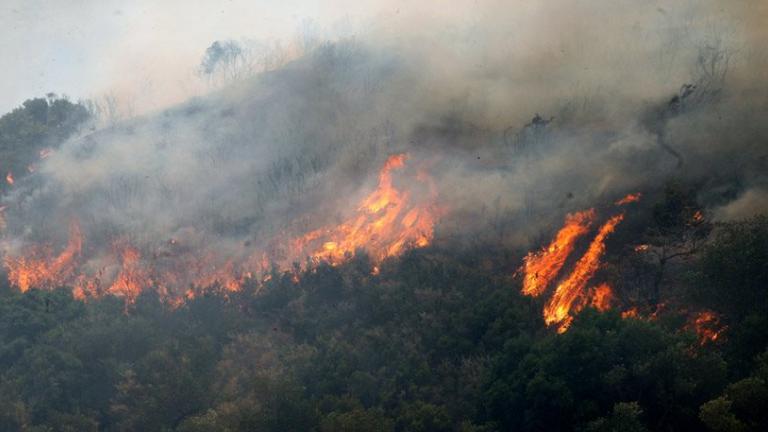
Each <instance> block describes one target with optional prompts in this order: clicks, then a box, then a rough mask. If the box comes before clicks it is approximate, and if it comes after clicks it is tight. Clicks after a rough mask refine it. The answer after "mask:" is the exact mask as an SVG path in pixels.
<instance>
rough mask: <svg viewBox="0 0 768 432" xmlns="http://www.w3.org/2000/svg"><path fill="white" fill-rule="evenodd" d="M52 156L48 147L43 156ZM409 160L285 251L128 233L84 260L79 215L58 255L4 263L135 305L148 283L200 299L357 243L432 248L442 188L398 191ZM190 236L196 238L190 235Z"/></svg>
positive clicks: (420, 176) (397, 159)
mask: <svg viewBox="0 0 768 432" xmlns="http://www.w3.org/2000/svg"><path fill="white" fill-rule="evenodd" d="M49 155H50V153H45V154H42V153H41V157H47V156H49ZM406 160H407V156H406V155H405V154H399V155H394V156H390V157H389V158H388V159H387V161H386V163H385V164H384V166H383V168H382V169H381V171H380V172H379V176H378V185H377V187H376V189H375V190H374V191H373V192H371V193H370V194H369V195H368V196H366V197H364V198H363V199H362V200H361V201H360V203H359V204H358V205H357V206H356V207H355V213H354V215H353V216H351V217H350V218H348V219H347V220H345V221H344V222H342V223H341V224H339V225H336V226H329V227H325V228H321V229H316V230H314V231H311V232H309V233H306V234H303V235H300V236H290V235H285V234H284V235H281V236H278V237H276V238H274V239H273V240H272V241H271V243H272V244H277V245H283V249H285V250H282V251H281V253H279V254H274V253H268V252H266V251H265V250H262V249H251V248H249V247H246V246H241V249H239V250H232V251H230V253H231V255H227V254H222V253H221V251H219V250H217V249H215V248H206V247H205V246H200V244H201V243H203V244H204V241H200V238H199V236H198V234H196V231H194V230H193V229H189V231H184V233H183V234H182V235H181V236H180V238H179V239H177V238H173V239H171V240H169V241H168V242H165V243H163V244H160V245H159V246H155V247H152V248H147V247H144V248H139V247H136V246H135V245H134V244H132V243H131V241H129V239H128V238H126V237H122V236H118V237H117V238H116V239H115V240H114V241H112V242H111V247H107V248H99V245H90V246H89V248H88V252H89V254H88V256H86V257H85V259H83V257H82V255H83V253H82V252H83V235H82V232H81V229H80V225H79V224H78V223H77V221H73V222H72V224H71V226H70V230H69V240H68V243H67V245H66V247H65V248H64V249H63V250H62V251H61V253H59V254H58V255H57V254H55V253H54V248H53V247H52V246H50V245H45V246H38V245H30V246H27V247H25V248H22V249H21V250H20V251H18V252H16V251H14V252H10V248H9V250H7V251H6V254H5V257H4V264H5V267H6V270H7V273H8V278H9V280H10V283H11V284H12V285H13V286H15V287H17V288H18V289H19V290H21V291H27V290H29V289H30V288H42V289H53V288H56V287H58V286H64V285H69V286H72V287H73V288H72V289H73V294H74V295H75V297H77V298H81V299H85V298H88V297H98V296H101V295H104V294H111V295H116V296H120V297H123V298H124V299H125V300H126V302H127V303H132V302H134V301H135V299H136V298H137V297H138V296H139V295H140V294H141V292H142V291H143V290H144V289H148V288H152V289H154V290H156V291H157V292H158V294H159V295H160V296H161V297H162V298H164V299H166V300H168V301H169V303H171V304H180V302H183V301H184V299H185V298H193V297H194V296H195V295H196V293H195V291H194V290H197V289H205V288H209V287H214V286H215V287H218V288H220V289H223V290H226V291H236V290H239V289H240V288H241V287H242V285H243V283H245V282H246V281H247V280H249V279H252V275H253V273H252V272H253V271H258V272H261V273H262V275H263V278H264V279H266V278H267V277H268V276H269V275H268V274H267V272H268V271H269V270H270V268H271V264H270V263H275V264H277V265H279V266H280V268H282V269H283V270H286V269H290V268H291V267H290V266H291V265H292V264H293V263H298V262H302V261H303V260H304V259H305V258H307V257H309V258H312V259H313V260H327V261H329V262H331V263H334V264H337V263H340V262H342V261H343V260H345V259H347V258H348V257H349V256H351V255H352V254H353V253H354V252H355V251H356V250H358V249H365V250H367V251H368V253H369V254H370V255H371V258H372V261H374V263H378V262H380V261H381V260H383V259H384V258H387V257H390V256H396V255H399V254H401V253H403V252H404V251H405V250H406V249H407V248H409V247H424V246H427V245H428V244H430V243H431V241H432V238H433V235H434V234H433V229H434V224H435V220H436V218H437V216H438V210H437V206H436V205H435V202H434V200H435V198H436V189H435V186H434V184H433V183H432V181H431V179H430V178H429V176H427V175H426V174H425V173H424V172H422V171H419V172H418V173H417V175H416V176H415V179H416V180H415V181H412V182H410V183H408V186H409V188H408V189H398V188H397V187H395V185H394V183H393V179H392V175H393V172H395V171H396V170H402V169H403V168H404V167H405V163H406ZM419 187H421V189H426V190H427V195H428V197H427V198H426V199H424V198H423V196H422V195H423V194H419V193H420V191H419V190H417V189H419ZM415 197H419V199H417V198H415ZM421 202H425V204H423V205H420V203H421ZM0 216H2V211H0ZM187 234H189V237H190V238H189V239H186V238H185V236H186V235H187ZM108 244H109V243H108ZM193 245H197V246H193ZM296 278H297V276H296V274H294V279H296Z"/></svg>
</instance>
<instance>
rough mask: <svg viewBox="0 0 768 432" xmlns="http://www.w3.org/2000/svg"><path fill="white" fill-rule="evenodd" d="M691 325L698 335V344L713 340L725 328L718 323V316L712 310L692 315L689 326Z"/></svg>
mask: <svg viewBox="0 0 768 432" xmlns="http://www.w3.org/2000/svg"><path fill="white" fill-rule="evenodd" d="M690 327H693V330H694V331H695V332H696V335H697V336H698V337H699V344H700V345H706V344H707V343H711V342H715V341H716V340H717V339H718V338H719V337H720V335H721V334H722V333H723V331H725V329H726V328H727V327H726V326H722V325H721V324H720V317H719V316H718V315H717V314H716V313H714V312H712V311H701V312H699V313H697V314H696V316H694V317H693V321H692V323H691V324H689V328H690Z"/></svg>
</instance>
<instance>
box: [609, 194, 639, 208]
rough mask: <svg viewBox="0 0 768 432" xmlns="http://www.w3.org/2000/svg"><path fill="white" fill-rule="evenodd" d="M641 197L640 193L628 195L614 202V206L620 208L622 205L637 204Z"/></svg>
mask: <svg viewBox="0 0 768 432" xmlns="http://www.w3.org/2000/svg"><path fill="white" fill-rule="evenodd" d="M642 196H643V194H642V193H640V192H637V193H633V194H629V195H627V196H625V197H624V198H622V199H620V200H618V201H616V202H615V203H614V204H615V205H617V206H622V205H626V204H630V203H633V202H638V201H640V198H642Z"/></svg>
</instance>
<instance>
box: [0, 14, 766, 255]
mask: <svg viewBox="0 0 768 432" xmlns="http://www.w3.org/2000/svg"><path fill="white" fill-rule="evenodd" d="M401 6H402V10H401V9H400V8H399V7H398V8H395V9H393V8H392V7H387V8H384V7H383V6H379V8H378V9H376V8H374V9H375V10H380V11H381V10H383V12H378V13H374V14H373V17H372V18H366V19H360V21H359V22H360V23H362V24H363V25H359V26H354V28H356V29H365V32H362V30H360V31H361V33H357V32H354V37H344V38H337V39H336V40H334V41H331V42H327V43H318V44H316V46H314V45H313V47H312V48H311V49H308V50H307V51H306V52H305V53H304V54H303V55H301V56H298V57H297V58H295V59H293V60H290V59H287V60H286V62H285V64H284V65H283V66H281V67H278V68H275V69H274V70H268V71H266V72H264V73H262V74H258V75H255V76H253V77H250V78H246V79H241V80H239V81H236V82H234V83H231V84H230V85H227V86H225V87H223V88H221V89H219V90H216V91H214V92H212V93H210V94H207V95H205V96H200V97H195V98H192V99H190V100H188V101H186V102H184V103H181V104H179V105H176V106H174V107H171V108H169V109H167V110H164V111H162V112H158V113H154V114H146V115H144V116H140V117H136V118H133V119H131V120H127V121H125V122H122V123H119V124H116V125H114V126H111V127H107V128H104V129H101V130H98V131H95V132H93V133H90V134H88V135H86V136H82V137H78V138H77V139H73V140H70V141H69V142H67V143H65V144H64V145H63V146H62V147H61V148H60V149H58V151H57V152H56V153H55V154H54V155H52V156H50V157H48V158H47V159H45V160H44V161H41V162H40V166H39V169H38V171H37V172H36V173H35V174H34V175H31V176H29V177H27V178H26V179H23V180H22V181H19V182H17V183H18V184H17V185H16V186H15V189H14V191H13V192H12V193H11V194H10V195H8V196H5V197H4V198H3V204H4V205H6V206H7V210H6V216H7V225H8V229H7V231H6V237H7V241H6V243H7V245H6V249H7V250H8V253H10V254H18V253H21V251H22V250H23V248H24V246H25V245H26V244H29V243H35V242H54V243H56V244H58V245H62V244H65V243H66V238H67V230H68V226H69V221H70V220H72V219H76V220H79V221H80V224H81V226H82V229H83V232H84V235H85V239H86V246H84V248H85V249H86V250H88V249H89V248H90V251H89V252H85V253H84V254H86V255H89V256H91V257H94V258H92V259H93V260H94V263H93V264H92V266H93V267H94V268H95V267H98V265H99V263H97V262H96V261H98V260H99V259H100V258H99V257H100V254H99V253H98V252H97V250H99V249H108V248H109V247H110V246H109V245H110V244H111V243H112V242H114V241H115V239H127V240H128V241H130V242H131V244H133V245H136V247H138V248H139V249H141V250H144V251H154V252H153V253H162V251H163V250H164V248H166V245H167V244H168V243H169V242H176V241H179V239H183V242H184V247H187V248H189V250H198V251H201V252H200V253H203V252H204V253H208V252H211V253H214V252H215V253H216V254H219V255H221V256H223V257H231V256H238V255H242V256H246V255H248V253H249V251H252V250H253V249H256V248H264V249H268V246H269V244H270V242H273V241H274V238H275V237H276V236H279V235H281V234H285V233H301V232H306V231H308V230H312V229H317V228H318V227H321V226H325V225H327V224H331V223H334V222H337V221H339V220H342V219H343V218H344V217H345V216H346V215H348V214H349V212H350V211H353V210H354V206H355V204H356V203H357V202H358V201H359V200H360V198H361V197H362V196H363V195H365V194H366V193H367V192H369V191H370V190H371V189H372V188H373V187H374V186H375V183H376V173H377V171H378V168H379V167H380V166H381V164H382V163H383V161H384V160H385V159H386V157H387V156H388V155H390V154H393V153H400V152H406V153H408V154H409V155H410V158H409V162H408V163H409V164H413V166H416V167H419V169H423V170H425V171H426V172H428V173H429V175H430V176H431V177H432V178H433V180H434V183H435V184H436V185H437V187H438V190H439V200H440V203H441V205H442V206H443V207H445V208H446V209H447V212H446V215H445V217H444V220H443V221H442V223H441V225H440V227H439V231H440V232H442V233H443V234H444V235H446V236H461V234H462V233H473V232H474V233H477V232H481V233H483V235H484V236H490V237H495V238H496V239H497V240H498V239H500V240H502V241H508V242H512V243H524V242H527V241H529V240H530V235H532V234H533V233H536V232H537V230H539V229H542V228H544V227H551V226H553V225H552V224H553V223H557V222H559V221H560V220H562V215H563V214H564V213H565V212H568V211H573V210H575V209H582V208H587V207H590V206H593V205H595V203H599V202H612V200H614V199H616V198H617V197H618V196H620V195H623V194H624V193H626V192H633V191H635V190H641V189H644V188H656V187H659V186H660V185H661V184H662V183H663V182H664V181H665V180H666V179H670V178H683V179H687V180H691V181H697V182H699V183H700V184H702V192H701V199H702V201H703V202H704V203H705V204H706V205H708V206H710V207H712V208H718V209H720V210H718V212H719V213H718V214H721V215H723V216H722V217H724V218H731V217H736V216H737V215H738V217H742V216H747V215H749V214H752V213H755V212H761V211H765V210H766V204H767V203H766V200H765V193H764V192H759V191H757V190H756V189H752V188H760V187H765V184H766V183H765V182H766V178H765V173H766V172H768V170H766V169H765V168H766V167H765V164H766V160H768V153H767V150H766V148H765V144H764V143H765V142H766V138H768V130H766V128H767V127H768V126H765V125H764V124H765V122H764V121H761V120H760V119H762V118H764V116H765V114H766V113H765V111H766V109H767V108H768V106H766V105H765V103H764V102H763V101H764V100H765V96H766V88H765V83H766V76H765V72H764V71H765V70H766V68H765V66H766V64H767V63H768V62H766V60H768V56H766V52H765V48H764V47H765V46H768V45H766V44H765V42H768V40H766V37H765V36H766V34H765V30H763V28H762V27H763V26H762V25H761V23H762V22H764V21H761V20H759V19H757V16H765V15H766V8H765V7H762V8H759V9H758V10H756V11H755V10H751V9H750V10H747V8H748V6H750V5H748V4H747V2H733V3H729V5H728V6H722V5H719V4H718V3H716V2H701V1H699V2H650V3H647V4H642V5H638V4H637V3H636V2H630V1H619V2H615V1H611V2H608V1H599V2H594V1H589V2H587V1H577V2H567V3H565V2H548V3H546V4H544V3H531V2H511V3H510V2H485V3H483V4H481V5H475V4H474V2H467V3H466V4H464V3H461V4H459V5H458V6H457V7H455V8H453V7H452V8H446V7H444V6H440V7H437V6H435V5H434V4H430V5H428V6H425V5H421V6H409V7H408V6H407V5H406V4H404V3H403V4H402V5H401ZM211 42H212V41H209V42H207V43H206V44H204V45H201V46H200V47H199V48H200V49H199V51H200V54H201V55H202V53H203V51H204V50H205V48H206V47H207V46H211V45H210V43H211ZM150 58H154V57H152V56H150ZM288 60H290V61H288ZM199 64H200V59H199V58H198V59H197V63H196V64H195V66H196V65H199ZM686 84H687V85H689V86H684V85H686ZM413 181H415V180H413V179H409V178H401V179H396V182H405V183H407V182H413ZM763 190H764V189H763ZM734 199H735V201H734ZM608 200H610V201H608ZM467 221H471V222H472V223H471V224H468V223H467ZM158 251H160V252H158Z"/></svg>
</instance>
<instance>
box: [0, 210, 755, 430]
mask: <svg viewBox="0 0 768 432" xmlns="http://www.w3.org/2000/svg"><path fill="white" fill-rule="evenodd" d="M735 250H738V251H742V253H739V254H734V253H733V252H734V251H735ZM766 251H768V221H766V220H765V219H756V220H753V221H750V222H745V223H741V224H733V225H727V226H724V227H721V228H719V229H717V230H716V235H713V236H712V240H711V242H710V243H709V244H708V245H707V246H706V247H705V248H704V249H703V250H702V252H701V253H700V257H699V259H696V260H693V261H691V262H690V264H688V265H687V269H686V271H687V272H689V273H691V274H693V275H694V277H693V280H701V281H706V282H701V283H692V284H691V286H692V287H693V288H691V292H690V296H691V298H695V299H696V301H699V302H701V303H703V304H706V305H711V306H712V307H713V308H715V307H716V306H721V307H722V311H723V312H724V313H725V315H724V316H723V319H724V321H725V322H726V323H727V325H728V326H729V330H728V331H727V333H726V338H724V339H722V340H720V341H719V342H718V343H715V344H706V345H703V346H702V345H700V344H699V341H698V340H697V339H696V336H695V335H694V334H693V333H692V332H690V331H687V330H684V326H683V325H681V322H680V320H679V319H678V318H676V317H675V315H674V314H670V316H668V317H666V318H664V317H661V318H659V319H657V320H647V319H622V318H621V317H620V315H619V313H618V312H616V311H610V312H607V313H598V312H597V311H594V310H591V309H587V310H585V311H584V312H583V313H582V314H581V315H579V316H578V317H577V319H576V320H575V322H574V324H573V325H572V327H571V328H570V330H569V331H568V332H566V333H565V334H562V335H558V334H556V333H555V332H553V331H551V329H547V328H545V327H544V325H543V322H542V320H541V317H540V304H539V301H538V300H535V299H533V300H532V299H530V298H527V297H523V296H521V295H520V294H519V285H518V284H519V281H517V280H516V279H514V278H512V277H510V276H508V275H507V273H505V271H503V268H504V265H505V264H504V262H503V261H506V259H507V258H503V257H504V254H503V253H502V252H503V251H488V252H487V253H485V254H478V253H476V251H473V253H468V252H467V253H465V252H461V251H456V250H449V249H440V248H438V247H433V248H427V249H422V250H417V251H412V252H409V253H408V254H406V255H405V256H403V257H401V258H399V259H397V260H391V261H388V262H386V263H385V265H384V266H383V267H382V268H381V273H380V274H378V275H375V276H374V275H371V269H372V267H371V264H370V262H369V260H368V259H367V258H366V257H365V255H363V254H360V255H358V256H356V257H355V258H354V259H353V260H351V261H350V262H348V263H347V264H345V265H342V266H338V267H332V266H327V265H319V266H317V267H315V268H313V269H311V270H309V271H306V272H304V273H303V274H301V275H300V276H301V277H300V278H299V281H298V282H296V281H295V280H294V278H293V275H291V274H287V273H286V274H280V273H277V272H275V273H274V274H273V277H272V279H271V280H269V281H268V282H267V283H266V284H265V285H264V286H263V287H262V288H260V289H259V290H258V292H257V290H256V288H255V286H250V287H248V288H247V289H245V290H243V291H242V292H237V293H229V294H224V293H220V294H217V293H211V294H209V295H205V296H200V297H197V298H195V299H193V300H190V301H188V302H187V303H186V304H184V305H183V306H181V307H179V308H176V309H170V308H168V307H166V306H164V305H163V304H162V303H161V302H160V301H159V299H158V298H157V297H156V296H154V295H153V294H152V291H151V290H150V291H147V293H146V294H144V295H142V296H141V297H140V298H139V299H138V301H137V302H136V304H135V305H133V306H131V307H129V308H128V309H127V310H126V309H125V308H124V304H123V303H122V301H121V300H119V299H116V298H111V297H105V298H102V299H99V300H95V301H90V302H87V303H83V302H80V301H77V300H74V299H73V298H72V297H71V295H70V294H69V291H68V290H66V289H60V290H56V291H52V292H42V291H37V290H32V291H29V292H27V293H24V294H21V293H18V292H16V291H15V290H11V289H9V288H7V287H6V288H4V289H3V290H2V293H1V295H0V347H1V349H0V370H2V374H1V375H0V398H2V400H1V401H0V429H2V430H9V431H12V430H24V431H48V430H52V431H97V430H108V431H136V430H146V431H162V430H168V431H171V430H177V431H236V430H251V431H291V430H295V431H306V430H318V431H496V430H524V431H539V430H580V431H645V430H706V429H707V428H709V429H711V430H715V431H732V430H735V431H753V430H754V431H757V430H765V428H766V426H767V425H768V419H767V418H766V416H765V411H764V410H762V409H761V408H762V406H764V405H765V402H766V401H768V375H766V371H767V370H768V366H767V365H768V363H766V360H767V359H768V354H767V353H766V346H767V345H768V339H767V338H766V330H765V329H766V327H765V326H764V325H762V323H763V321H760V320H761V319H762V320H764V319H765V318H764V317H765V311H764V308H765V300H764V299H765V295H766V292H765V290H766V285H765V283H764V281H765V276H766V260H765V253H766ZM745 273H746V274H747V275H748V277H747V276H743V275H744V274H745ZM697 278H698V279H697ZM734 284H739V286H738V287H736V286H735V285H734ZM728 289H734V290H738V294H737V295H736V294H733V295H731V294H724V293H723V290H728ZM745 296H747V297H748V298H750V299H751V300H750V302H743V301H742V299H743V298H744V297H745Z"/></svg>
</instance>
